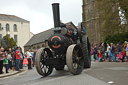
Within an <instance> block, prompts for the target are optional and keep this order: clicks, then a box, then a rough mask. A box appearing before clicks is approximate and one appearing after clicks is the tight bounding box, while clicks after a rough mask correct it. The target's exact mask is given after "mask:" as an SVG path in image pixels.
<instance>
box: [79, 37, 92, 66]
mask: <svg viewBox="0 0 128 85" xmlns="http://www.w3.org/2000/svg"><path fill="white" fill-rule="evenodd" d="M81 48H82V51H83V56H84V68H90V67H91V56H90V44H89V40H88V37H87V36H86V35H84V36H83V37H82V44H81Z"/></svg>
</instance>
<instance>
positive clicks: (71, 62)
mask: <svg viewBox="0 0 128 85" xmlns="http://www.w3.org/2000/svg"><path fill="white" fill-rule="evenodd" d="M66 63H67V66H68V69H69V71H70V72H71V73H72V74H80V73H81V72H82V70H83V66H84V58H83V55H82V50H81V49H80V47H79V46H78V45H71V46H69V48H68V50H67V53H66Z"/></svg>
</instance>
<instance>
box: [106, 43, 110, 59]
mask: <svg viewBox="0 0 128 85" xmlns="http://www.w3.org/2000/svg"><path fill="white" fill-rule="evenodd" d="M109 48H111V47H110V46H109V44H108V43H107V49H106V53H105V55H106V59H107V57H109V56H108V52H109Z"/></svg>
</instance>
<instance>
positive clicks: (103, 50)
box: [100, 43, 106, 61]
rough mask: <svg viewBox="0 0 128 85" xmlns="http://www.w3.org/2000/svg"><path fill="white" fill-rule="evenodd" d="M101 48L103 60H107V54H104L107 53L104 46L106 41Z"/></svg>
mask: <svg viewBox="0 0 128 85" xmlns="http://www.w3.org/2000/svg"><path fill="white" fill-rule="evenodd" d="M100 49H101V50H100V51H101V56H102V60H104V61H105V59H106V58H105V56H104V54H105V46H104V43H102V44H101V48H100Z"/></svg>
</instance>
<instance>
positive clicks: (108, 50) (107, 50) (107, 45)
mask: <svg viewBox="0 0 128 85" xmlns="http://www.w3.org/2000/svg"><path fill="white" fill-rule="evenodd" d="M109 48H111V47H110V46H109V44H107V50H106V51H107V52H108V51H109Z"/></svg>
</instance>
